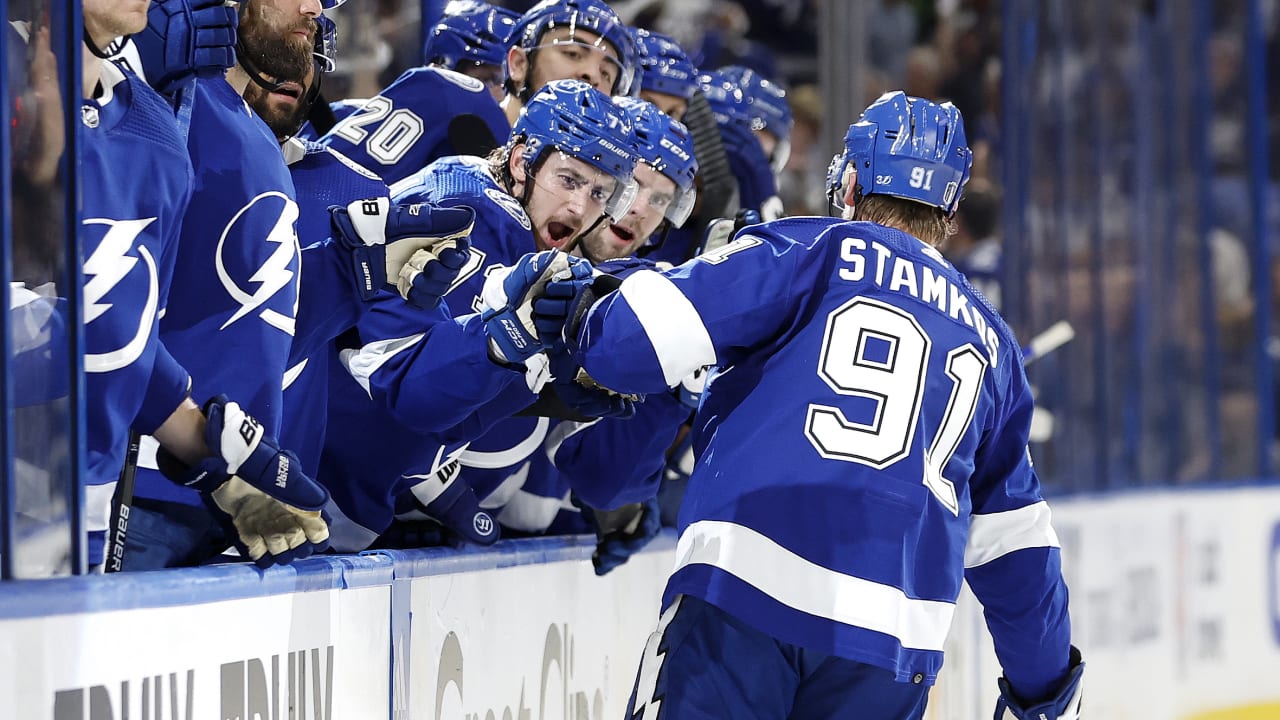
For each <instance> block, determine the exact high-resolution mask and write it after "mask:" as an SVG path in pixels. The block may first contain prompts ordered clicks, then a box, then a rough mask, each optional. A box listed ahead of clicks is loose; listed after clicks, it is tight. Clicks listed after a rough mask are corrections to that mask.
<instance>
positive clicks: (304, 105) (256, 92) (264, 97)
mask: <svg viewBox="0 0 1280 720" xmlns="http://www.w3.org/2000/svg"><path fill="white" fill-rule="evenodd" d="M313 82H314V81H313ZM270 98H271V93H269V92H267V90H266V89H265V88H262V87H260V86H258V85H257V84H256V83H252V82H251V83H249V84H248V86H246V87H245V91H244V99H245V102H247V103H249V107H251V108H253V111H254V112H255V113H256V114H257V115H258V117H260V118H262V121H263V122H265V123H266V124H267V127H269V128H271V132H272V133H273V134H274V135H275V136H276V138H277V139H278V140H280V141H281V142H284V141H285V140H286V139H288V138H290V137H292V136H294V135H297V134H298V130H300V129H302V125H303V124H304V123H306V121H307V114H308V113H309V112H310V111H311V103H310V102H309V100H310V94H309V93H305V92H304V93H303V96H302V97H301V98H299V99H298V102H297V104H296V105H294V106H292V108H290V109H286V110H281V109H279V108H278V107H273V106H272V105H271V104H270V102H269V100H270Z"/></svg>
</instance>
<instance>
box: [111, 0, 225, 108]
mask: <svg viewBox="0 0 1280 720" xmlns="http://www.w3.org/2000/svg"><path fill="white" fill-rule="evenodd" d="M236 23H237V19H236V9H235V8H234V7H230V6H227V5H226V4H224V3H223V1H222V0H152V3H151V8H150V9H149V10H148V11H147V27H146V29H145V30H143V31H142V32H140V33H138V34H136V35H134V36H133V44H134V46H135V47H136V48H137V50H138V57H139V58H140V59H141V60H142V73H143V75H144V76H145V79H146V81H147V83H148V84H149V85H151V87H153V88H155V89H156V90H158V91H159V92H160V93H162V94H164V95H172V94H173V93H174V92H175V91H176V90H178V89H179V86H180V85H181V84H182V83H183V82H184V81H186V80H187V79H188V78H190V77H192V76H193V75H194V76H196V77H213V76H221V75H222V74H223V73H224V72H226V70H227V68H229V67H232V66H233V65H235V64H236Z"/></svg>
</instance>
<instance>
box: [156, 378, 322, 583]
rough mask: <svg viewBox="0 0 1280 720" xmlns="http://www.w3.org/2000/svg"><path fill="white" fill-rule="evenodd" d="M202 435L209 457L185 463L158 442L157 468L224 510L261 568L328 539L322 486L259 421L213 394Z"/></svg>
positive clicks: (303, 553)
mask: <svg viewBox="0 0 1280 720" xmlns="http://www.w3.org/2000/svg"><path fill="white" fill-rule="evenodd" d="M204 414H205V417H206V422H205V430H204V439H205V443H206V444H207V445H208V446H209V449H210V450H212V451H213V453H214V454H213V456H212V457H209V458H205V459H204V460H202V461H200V462H199V463H197V464H196V465H195V466H194V467H187V466H186V465H185V464H183V463H182V462H181V461H179V460H178V459H177V458H175V457H174V456H173V455H171V454H169V453H168V451H166V450H164V448H163V447H162V448H161V449H160V452H159V453H158V454H157V460H158V464H159V467H160V470H161V471H162V472H163V473H164V474H165V475H166V476H167V477H169V479H171V480H173V481H175V482H178V483H181V484H182V485H185V486H187V487H190V488H192V489H195V490H197V491H199V492H200V494H201V495H203V496H204V497H205V498H206V500H207V501H208V502H209V503H210V504H211V505H213V506H214V507H216V508H217V509H218V510H220V511H221V512H223V513H225V514H226V515H228V516H230V519H231V524H232V526H233V527H234V530H235V534H236V536H237V537H238V538H239V542H240V544H241V545H242V546H243V547H242V550H243V551H244V552H245V553H246V554H247V555H248V556H249V558H250V559H252V560H253V561H254V562H255V563H257V564H258V566H260V567H268V566H270V565H274V564H279V565H287V564H289V563H290V562H291V561H293V560H295V559H301V558H304V557H307V556H309V555H311V554H312V553H315V552H320V551H322V550H324V549H325V548H327V547H328V546H329V527H328V524H327V523H326V522H325V519H324V516H323V513H322V512H321V508H323V507H324V505H325V503H327V502H328V501H329V493H328V491H326V490H325V489H324V488H323V487H321V486H320V485H318V484H317V483H316V482H315V481H313V480H312V479H311V478H308V477H307V476H306V475H303V474H302V469H301V467H300V464H299V463H298V459H297V458H296V457H294V456H293V454H292V453H290V452H289V451H287V450H281V449H280V446H279V445H278V444H277V443H276V441H275V440H273V439H271V438H269V437H267V436H266V432H265V431H264V429H263V427H262V424H261V423H259V422H258V421H257V420H255V419H254V418H252V417H250V416H249V415H247V414H246V413H245V412H244V411H243V410H241V409H240V406H239V405H237V404H236V403H234V402H228V401H227V398H226V396H223V395H218V396H217V397H214V398H213V399H211V400H209V402H207V403H205V406H204Z"/></svg>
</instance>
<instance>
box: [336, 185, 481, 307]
mask: <svg viewBox="0 0 1280 720" xmlns="http://www.w3.org/2000/svg"><path fill="white" fill-rule="evenodd" d="M329 215H330V217H331V219H332V224H333V237H334V240H335V241H337V242H338V243H339V244H340V245H342V246H343V247H345V248H347V249H348V250H350V251H351V256H352V260H353V261H354V263H355V268H354V270H355V280H356V288H357V290H358V291H359V293H360V297H361V298H363V299H365V300H369V299H371V298H373V297H374V296H375V295H376V294H377V292H378V291H379V290H381V289H382V287H383V285H386V284H388V283H391V284H394V285H395V287H396V289H397V290H399V291H400V297H402V298H404V299H405V300H407V301H409V303H410V304H412V305H414V306H415V307H420V308H425V309H430V308H433V307H435V306H437V305H439V304H440V298H441V296H443V295H444V294H445V293H446V292H448V290H449V286H450V285H452V284H453V281H454V280H455V279H457V277H458V272H459V271H461V270H462V268H463V266H464V265H466V263H467V259H468V257H470V252H471V244H470V241H469V239H468V238H469V236H470V235H471V229H472V227H473V226H474V225H475V219H476V213H475V211H474V210H472V209H471V208H469V207H465V206H459V207H448V208H442V207H436V206H435V205H430V204H427V203H418V204H413V205H397V204H392V202H391V201H390V200H388V199H387V198H384V197H383V198H370V199H368V200H356V201H354V202H351V203H348V204H347V206H346V207H342V206H340V205H331V206H330V207H329Z"/></svg>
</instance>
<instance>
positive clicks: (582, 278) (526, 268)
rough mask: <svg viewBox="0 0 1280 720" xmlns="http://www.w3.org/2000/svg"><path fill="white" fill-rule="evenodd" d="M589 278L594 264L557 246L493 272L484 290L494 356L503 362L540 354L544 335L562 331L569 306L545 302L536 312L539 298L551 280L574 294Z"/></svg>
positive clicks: (486, 322)
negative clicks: (566, 308) (554, 248)
mask: <svg viewBox="0 0 1280 720" xmlns="http://www.w3.org/2000/svg"><path fill="white" fill-rule="evenodd" d="M590 278H591V264H590V263H588V262H587V261H586V260H583V259H582V258H578V257H573V256H571V255H568V254H565V253H562V252H560V251H558V250H544V251H543V252H540V253H535V254H530V255H525V256H524V257H522V258H520V260H518V261H517V262H516V264H515V265H514V266H513V267H511V268H509V269H506V270H505V271H498V272H494V273H490V275H489V277H488V278H487V279H486V280H485V283H484V289H483V290H482V291H481V294H480V295H481V298H482V299H483V300H484V303H485V305H486V306H487V308H488V309H486V310H485V311H484V313H483V317H484V330H485V334H486V335H488V336H489V353H490V355H491V356H492V357H493V358H494V359H495V360H497V361H498V362H500V363H504V364H505V363H510V364H524V363H526V362H527V361H528V360H529V359H530V358H532V357H533V356H534V355H537V354H538V353H540V352H542V350H543V344H542V341H541V339H540V336H546V337H552V336H555V335H557V334H559V333H560V331H561V329H563V327H564V324H565V320H566V317H565V315H564V314H563V313H564V312H565V307H566V306H565V305H564V304H562V303H560V302H551V303H542V304H540V306H539V310H538V311H537V312H535V309H534V303H535V301H537V300H538V299H540V298H542V297H543V294H544V293H545V291H546V290H547V288H548V286H549V283H551V282H552V280H553V279H554V280H555V281H556V285H557V286H558V287H560V288H561V290H560V293H561V294H568V293H570V292H572V293H573V294H575V295H576V293H577V288H578V287H580V286H581V285H583V284H585V283H586V282H587V281H589V280H590Z"/></svg>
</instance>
